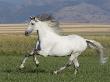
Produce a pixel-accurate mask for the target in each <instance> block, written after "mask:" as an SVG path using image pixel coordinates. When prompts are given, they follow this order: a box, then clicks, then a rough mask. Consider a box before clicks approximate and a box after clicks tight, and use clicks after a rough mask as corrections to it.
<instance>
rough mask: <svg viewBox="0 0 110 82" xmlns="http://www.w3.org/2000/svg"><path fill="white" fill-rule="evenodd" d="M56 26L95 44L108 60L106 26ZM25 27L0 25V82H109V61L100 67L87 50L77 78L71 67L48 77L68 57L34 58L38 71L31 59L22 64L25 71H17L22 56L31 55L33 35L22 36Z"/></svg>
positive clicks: (109, 44)
mask: <svg viewBox="0 0 110 82" xmlns="http://www.w3.org/2000/svg"><path fill="white" fill-rule="evenodd" d="M60 26H61V27H63V32H64V33H65V32H66V33H67V34H68V33H69V34H70V33H71V34H73V33H77V34H80V35H82V36H83V37H85V38H88V39H94V40H96V41H99V42H100V43H101V44H102V45H103V46H104V48H105V52H106V54H107V55H108V57H110V54H109V53H110V25H85V24H84V25H82V24H81V25H78V24H75V25H70V24H62V25H60ZM25 27H26V25H24V24H21V25H19V24H18V25H13V24H11V25H10V24H9V25H4V24H3V25H0V34H1V35H0V82H109V81H110V61H108V62H107V63H106V64H105V65H101V64H100V63H99V56H98V54H97V53H96V51H95V50H93V49H89V48H88V49H87V50H86V51H85V52H84V53H82V55H81V56H79V63H80V69H79V72H78V74H77V75H74V66H71V67H69V68H67V69H66V70H64V71H63V72H62V73H60V74H58V75H54V74H52V72H53V71H54V70H56V69H57V68H59V67H61V66H63V65H64V64H65V63H66V62H67V60H68V57H47V58H44V57H38V59H39V61H40V66H39V67H38V68H36V67H35V65H34V63H33V59H32V58H30V59H29V60H28V61H27V63H26V64H25V65H26V68H24V69H23V70H19V69H18V68H19V65H20V63H21V60H22V59H23V56H24V54H26V53H27V52H29V51H31V49H32V48H33V46H34V44H35V42H36V40H37V39H36V36H34V35H31V36H29V37H25V36H24V35H22V34H24V30H25ZM67 27H69V28H67ZM92 27H93V28H92ZM67 31H68V32H67ZM59 62H60V63H59Z"/></svg>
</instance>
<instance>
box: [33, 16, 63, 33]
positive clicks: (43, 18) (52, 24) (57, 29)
mask: <svg viewBox="0 0 110 82" xmlns="http://www.w3.org/2000/svg"><path fill="white" fill-rule="evenodd" d="M35 18H37V19H38V20H40V21H42V22H45V23H47V24H48V25H49V27H51V28H52V29H53V30H54V32H56V33H58V34H61V28H60V27H59V22H58V21H57V20H56V19H55V18H54V17H53V16H52V15H49V14H41V15H37V16H35Z"/></svg>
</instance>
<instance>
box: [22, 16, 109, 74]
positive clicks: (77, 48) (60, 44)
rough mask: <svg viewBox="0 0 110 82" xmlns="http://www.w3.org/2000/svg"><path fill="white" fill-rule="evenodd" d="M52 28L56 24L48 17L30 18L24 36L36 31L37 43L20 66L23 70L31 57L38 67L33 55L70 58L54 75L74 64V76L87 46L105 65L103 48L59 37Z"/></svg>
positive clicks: (71, 37)
mask: <svg viewBox="0 0 110 82" xmlns="http://www.w3.org/2000/svg"><path fill="white" fill-rule="evenodd" d="M54 28H58V23H57V21H55V19H54V18H53V17H52V16H50V15H39V16H35V17H30V23H29V27H28V28H27V29H26V31H25V35H26V36H27V35H29V34H31V33H32V31H37V34H38V41H37V43H36V46H35V48H34V49H33V50H32V52H31V53H30V54H27V55H26V56H25V58H24V60H23V61H22V64H21V65H20V68H24V63H25V61H26V60H27V59H28V57H29V56H33V58H34V61H35V64H36V65H37V66H38V65H39V61H38V60H37V58H36V57H35V54H37V55H42V56H44V57H47V56H68V55H69V56H70V57H69V60H68V62H67V64H66V65H64V66H63V67H61V68H60V69H58V70H56V71H54V73H55V74H57V73H58V72H60V71H62V70H64V69H65V68H66V67H69V66H70V65H71V64H74V66H75V71H74V73H75V74H76V73H77V71H78V68H79V63H78V60H77V58H78V56H79V55H80V54H81V53H82V52H83V51H85V50H86V48H87V46H90V47H92V48H95V49H96V50H97V51H98V52H99V53H100V62H101V63H102V64H104V63H106V61H107V58H106V57H105V55H104V52H103V46H102V45H101V44H100V43H99V42H96V41H94V40H88V39H84V38H83V37H81V36H78V35H68V36H61V35H59V34H58V33H57V32H56V31H55V29H54ZM59 63H60V62H59Z"/></svg>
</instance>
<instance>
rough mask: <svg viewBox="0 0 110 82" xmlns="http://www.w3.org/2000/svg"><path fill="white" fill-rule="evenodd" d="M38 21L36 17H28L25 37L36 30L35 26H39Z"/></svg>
mask: <svg viewBox="0 0 110 82" xmlns="http://www.w3.org/2000/svg"><path fill="white" fill-rule="evenodd" d="M39 22H40V20H39V19H38V18H37V17H35V16H34V17H30V22H29V25H28V28H27V29H26V30H25V35H26V36H28V35H29V34H31V33H32V31H35V30H37V29H38V28H37V26H39Z"/></svg>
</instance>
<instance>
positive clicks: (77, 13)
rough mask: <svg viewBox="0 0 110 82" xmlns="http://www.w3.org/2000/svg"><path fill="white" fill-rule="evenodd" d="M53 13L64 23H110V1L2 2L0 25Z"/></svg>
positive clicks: (43, 0)
mask: <svg viewBox="0 0 110 82" xmlns="http://www.w3.org/2000/svg"><path fill="white" fill-rule="evenodd" d="M41 13H51V14H53V15H54V16H55V17H56V18H57V19H58V20H60V21H63V22H78V23H110V0H19V1H16V0H13V1H10V2H9V0H2V1H1V0H0V23H23V22H26V21H27V19H28V17H29V16H32V15H38V14H41Z"/></svg>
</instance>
